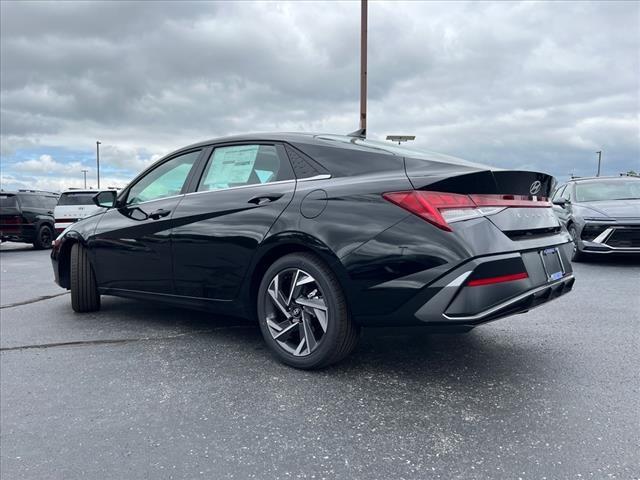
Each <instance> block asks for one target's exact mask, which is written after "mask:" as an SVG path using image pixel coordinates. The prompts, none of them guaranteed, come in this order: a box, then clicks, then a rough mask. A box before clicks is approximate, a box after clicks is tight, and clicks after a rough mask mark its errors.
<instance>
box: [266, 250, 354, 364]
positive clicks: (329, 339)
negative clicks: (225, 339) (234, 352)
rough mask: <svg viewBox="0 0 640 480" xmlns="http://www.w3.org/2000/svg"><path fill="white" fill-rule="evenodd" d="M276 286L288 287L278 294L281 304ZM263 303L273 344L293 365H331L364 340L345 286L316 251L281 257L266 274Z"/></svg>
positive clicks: (270, 344) (268, 338)
mask: <svg viewBox="0 0 640 480" xmlns="http://www.w3.org/2000/svg"><path fill="white" fill-rule="evenodd" d="M276 278H277V279H276ZM294 279H296V280H297V283H296V281H295V280H294ZM296 285H298V287H296ZM274 288H275V290H274ZM292 290H293V291H292ZM274 291H281V292H282V296H281V297H279V296H278V295H277V294H276V297H277V298H281V301H280V307H279V306H278V305H277V304H275V302H274V300H273V298H274V297H273V295H272V293H273V292H274ZM270 292H272V293H270ZM289 292H291V294H289ZM294 292H295V293H294ZM287 297H288V298H287ZM289 299H290V300H289ZM287 300H289V301H288V302H287ZM298 302H300V303H298ZM257 307H258V308H257V310H258V321H259V324H260V329H261V330H262V335H263V337H264V339H265V342H266V344H267V346H268V347H269V349H270V350H271V352H272V353H273V354H274V355H275V356H276V357H277V358H278V359H279V360H280V361H281V362H283V363H286V364H287V365H290V366H292V367H295V368H300V369H305V370H310V369H317V368H322V367H326V366H328V365H331V364H333V363H336V362H339V361H340V360H342V359H343V358H345V357H346V356H347V355H349V354H350V353H351V352H352V351H353V349H354V348H355V346H356V344H357V342H358V337H359V333H360V332H359V327H358V326H357V325H356V324H355V323H354V322H353V321H352V320H351V317H350V315H349V311H348V308H347V301H346V298H345V295H344V292H343V290H342V287H341V286H340V283H339V282H338V279H337V278H336V276H335V274H334V273H333V272H332V271H331V269H330V268H329V267H328V266H327V265H326V264H325V263H324V262H323V261H322V260H320V259H319V258H318V257H317V256H315V255H312V254H309V253H295V254H290V255H286V256H284V257H282V258H280V259H278V260H276V261H275V262H274V263H273V265H271V267H269V269H268V270H267V271H266V272H265V274H264V277H263V278H262V282H261V283H260V287H259V289H258V302H257ZM316 307H317V308H316ZM284 311H287V313H286V314H285V313H284ZM289 329H290V333H287V331H289ZM280 333H282V334H284V335H280ZM285 335H286V336H285ZM276 337H277V338H278V339H276ZM303 338H304V341H303V340H302V339H303Z"/></svg>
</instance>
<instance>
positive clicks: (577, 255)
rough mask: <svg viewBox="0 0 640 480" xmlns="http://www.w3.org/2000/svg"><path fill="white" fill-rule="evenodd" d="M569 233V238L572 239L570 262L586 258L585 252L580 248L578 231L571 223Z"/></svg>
mask: <svg viewBox="0 0 640 480" xmlns="http://www.w3.org/2000/svg"><path fill="white" fill-rule="evenodd" d="M569 235H571V239H572V240H573V254H572V255H571V261H572V262H582V261H584V260H585V258H586V256H587V255H586V253H584V252H583V251H582V250H580V241H579V238H578V231H577V230H576V227H575V225H571V226H570V227H569Z"/></svg>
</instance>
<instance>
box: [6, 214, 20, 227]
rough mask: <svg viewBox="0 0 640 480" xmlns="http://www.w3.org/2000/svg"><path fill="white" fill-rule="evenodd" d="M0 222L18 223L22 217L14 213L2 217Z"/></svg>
mask: <svg viewBox="0 0 640 480" xmlns="http://www.w3.org/2000/svg"><path fill="white" fill-rule="evenodd" d="M2 223H4V224H5V225H20V224H21V223H22V217H21V216H20V215H14V216H11V217H4V218H3V219H2Z"/></svg>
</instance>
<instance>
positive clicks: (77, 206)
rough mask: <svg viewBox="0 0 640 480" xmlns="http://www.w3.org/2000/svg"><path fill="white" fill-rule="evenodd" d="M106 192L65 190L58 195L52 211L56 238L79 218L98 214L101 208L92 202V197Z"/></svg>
mask: <svg viewBox="0 0 640 480" xmlns="http://www.w3.org/2000/svg"><path fill="white" fill-rule="evenodd" d="M103 191H106V190H75V189H74V190H67V191H64V192H62V194H60V198H59V199H58V205H57V206H56V208H55V209H54V217H55V220H56V223H55V229H56V236H57V235H59V234H60V233H62V231H63V230H64V229H65V228H67V227H68V226H69V225H71V224H72V223H74V222H77V221H78V220H80V219H81V218H84V217H88V216H89V215H93V214H94V213H98V212H99V211H101V210H102V208H100V207H98V206H97V205H96V204H95V203H94V202H93V197H94V196H95V195H96V194H98V193H100V192H103Z"/></svg>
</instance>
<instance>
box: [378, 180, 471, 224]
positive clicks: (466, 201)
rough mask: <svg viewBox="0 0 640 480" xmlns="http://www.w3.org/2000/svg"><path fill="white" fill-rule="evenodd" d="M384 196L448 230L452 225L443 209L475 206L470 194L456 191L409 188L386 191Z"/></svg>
mask: <svg viewBox="0 0 640 480" xmlns="http://www.w3.org/2000/svg"><path fill="white" fill-rule="evenodd" d="M382 196H383V197H384V198H385V199H386V200H388V201H390V202H392V203H395V204H396V205H398V206H399V207H402V208H404V209H405V210H408V211H410V212H411V213H413V214H415V215H418V216H419V217H420V218H422V219H424V220H426V221H427V222H429V223H432V224H433V225H435V226H436V227H438V228H441V229H442V230H445V231H447V232H450V231H451V227H450V226H449V224H448V223H447V221H446V220H445V219H444V217H443V216H442V212H441V211H442V210H446V209H456V210H461V209H471V208H474V207H475V204H474V203H473V202H472V201H471V199H470V198H469V196H467V195H458V194H456V193H441V192H425V191H422V190H409V191H406V192H389V193H384V194H382Z"/></svg>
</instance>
